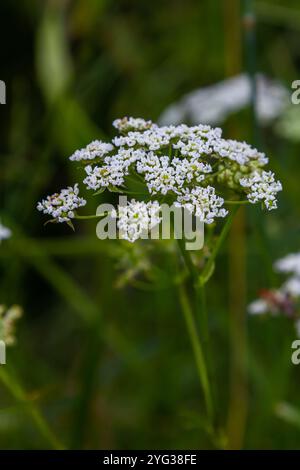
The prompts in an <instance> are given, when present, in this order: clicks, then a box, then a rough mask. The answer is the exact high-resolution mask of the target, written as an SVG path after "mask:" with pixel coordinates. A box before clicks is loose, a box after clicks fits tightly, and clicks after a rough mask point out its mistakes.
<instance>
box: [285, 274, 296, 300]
mask: <svg viewBox="0 0 300 470" xmlns="http://www.w3.org/2000/svg"><path fill="white" fill-rule="evenodd" d="M282 290H283V291H284V292H286V293H287V294H289V295H290V296H291V297H295V298H297V297H300V277H291V278H290V279H288V280H287V281H286V282H285V283H284V284H283V286H282Z"/></svg>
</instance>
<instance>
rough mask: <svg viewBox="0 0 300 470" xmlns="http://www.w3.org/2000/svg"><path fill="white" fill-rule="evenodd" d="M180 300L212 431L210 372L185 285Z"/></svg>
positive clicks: (212, 413) (182, 287)
mask: <svg viewBox="0 0 300 470" xmlns="http://www.w3.org/2000/svg"><path fill="white" fill-rule="evenodd" d="M179 300H180V304H181V308H182V311H183V315H184V318H185V322H186V326H187V331H188V334H189V337H190V341H191V345H192V348H193V352H194V357H195V361H196V366H197V371H198V376H199V379H200V383H201V386H202V389H203V394H204V399H205V405H206V410H207V415H208V419H209V422H210V426H211V428H210V430H211V431H212V429H213V426H212V423H213V421H214V411H213V401H212V394H211V387H210V383H209V377H208V372H207V366H206V363H205V358H204V354H203V348H202V345H201V341H200V338H199V335H198V333H197V327H196V322H195V319H194V316H193V312H192V308H191V306H190V302H189V299H188V295H187V293H186V290H185V286H184V284H183V283H181V284H180V285H179Z"/></svg>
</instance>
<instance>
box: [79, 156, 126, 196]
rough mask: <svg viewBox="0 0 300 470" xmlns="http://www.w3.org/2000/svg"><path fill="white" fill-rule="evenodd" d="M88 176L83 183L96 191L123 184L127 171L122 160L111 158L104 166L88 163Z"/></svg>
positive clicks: (86, 170)
mask: <svg viewBox="0 0 300 470" xmlns="http://www.w3.org/2000/svg"><path fill="white" fill-rule="evenodd" d="M85 172H86V174H87V177H86V178H85V179H84V180H83V183H84V184H85V185H86V186H87V188H88V189H93V190H94V191H96V190H98V189H100V188H105V187H108V186H122V184H123V183H124V176H125V174H127V171H126V170H125V169H124V166H123V165H122V162H120V161H118V160H111V159H110V161H109V163H108V162H107V163H106V164H105V165H103V166H95V167H92V166H91V165H88V166H86V167H85Z"/></svg>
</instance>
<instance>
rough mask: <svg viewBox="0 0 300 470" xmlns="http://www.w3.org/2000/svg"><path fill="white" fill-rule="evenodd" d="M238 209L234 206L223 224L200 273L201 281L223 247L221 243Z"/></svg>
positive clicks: (237, 206) (209, 270)
mask: <svg viewBox="0 0 300 470" xmlns="http://www.w3.org/2000/svg"><path fill="white" fill-rule="evenodd" d="M239 207H240V206H239V205H236V206H234V207H233V209H232V211H231V214H230V215H229V217H228V218H227V220H226V223H225V225H224V227H223V229H222V231H221V233H220V235H219V237H218V239H217V241H216V244H215V245H214V249H213V251H212V253H211V255H210V257H209V259H208V261H207V263H206V265H205V267H204V269H203V272H202V277H203V279H205V276H206V275H207V274H208V273H210V272H211V270H212V267H213V264H214V262H215V259H216V257H217V255H218V253H219V251H220V249H221V247H222V245H223V243H224V241H225V239H226V237H227V235H228V232H229V230H230V227H231V225H232V222H233V219H234V217H235V215H236V213H237V211H238V210H239Z"/></svg>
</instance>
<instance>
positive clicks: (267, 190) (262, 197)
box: [240, 171, 282, 210]
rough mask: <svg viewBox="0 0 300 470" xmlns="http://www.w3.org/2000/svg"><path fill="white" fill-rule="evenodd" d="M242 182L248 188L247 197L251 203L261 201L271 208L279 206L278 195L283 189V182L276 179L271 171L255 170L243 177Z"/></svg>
mask: <svg viewBox="0 0 300 470" xmlns="http://www.w3.org/2000/svg"><path fill="white" fill-rule="evenodd" d="M240 184H241V186H243V187H245V188H247V198H248V200H249V201H250V202H251V204H255V203H256V202H259V201H261V202H263V203H264V204H265V206H266V208H267V209H269V210H272V209H276V208H277V200H276V195H277V193H278V192H279V191H281V190H282V184H281V183H280V181H276V180H275V177H274V173H272V172H271V171H263V172H261V173H259V172H258V171H255V172H253V173H252V174H251V175H250V176H249V177H247V178H241V179H240Z"/></svg>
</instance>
